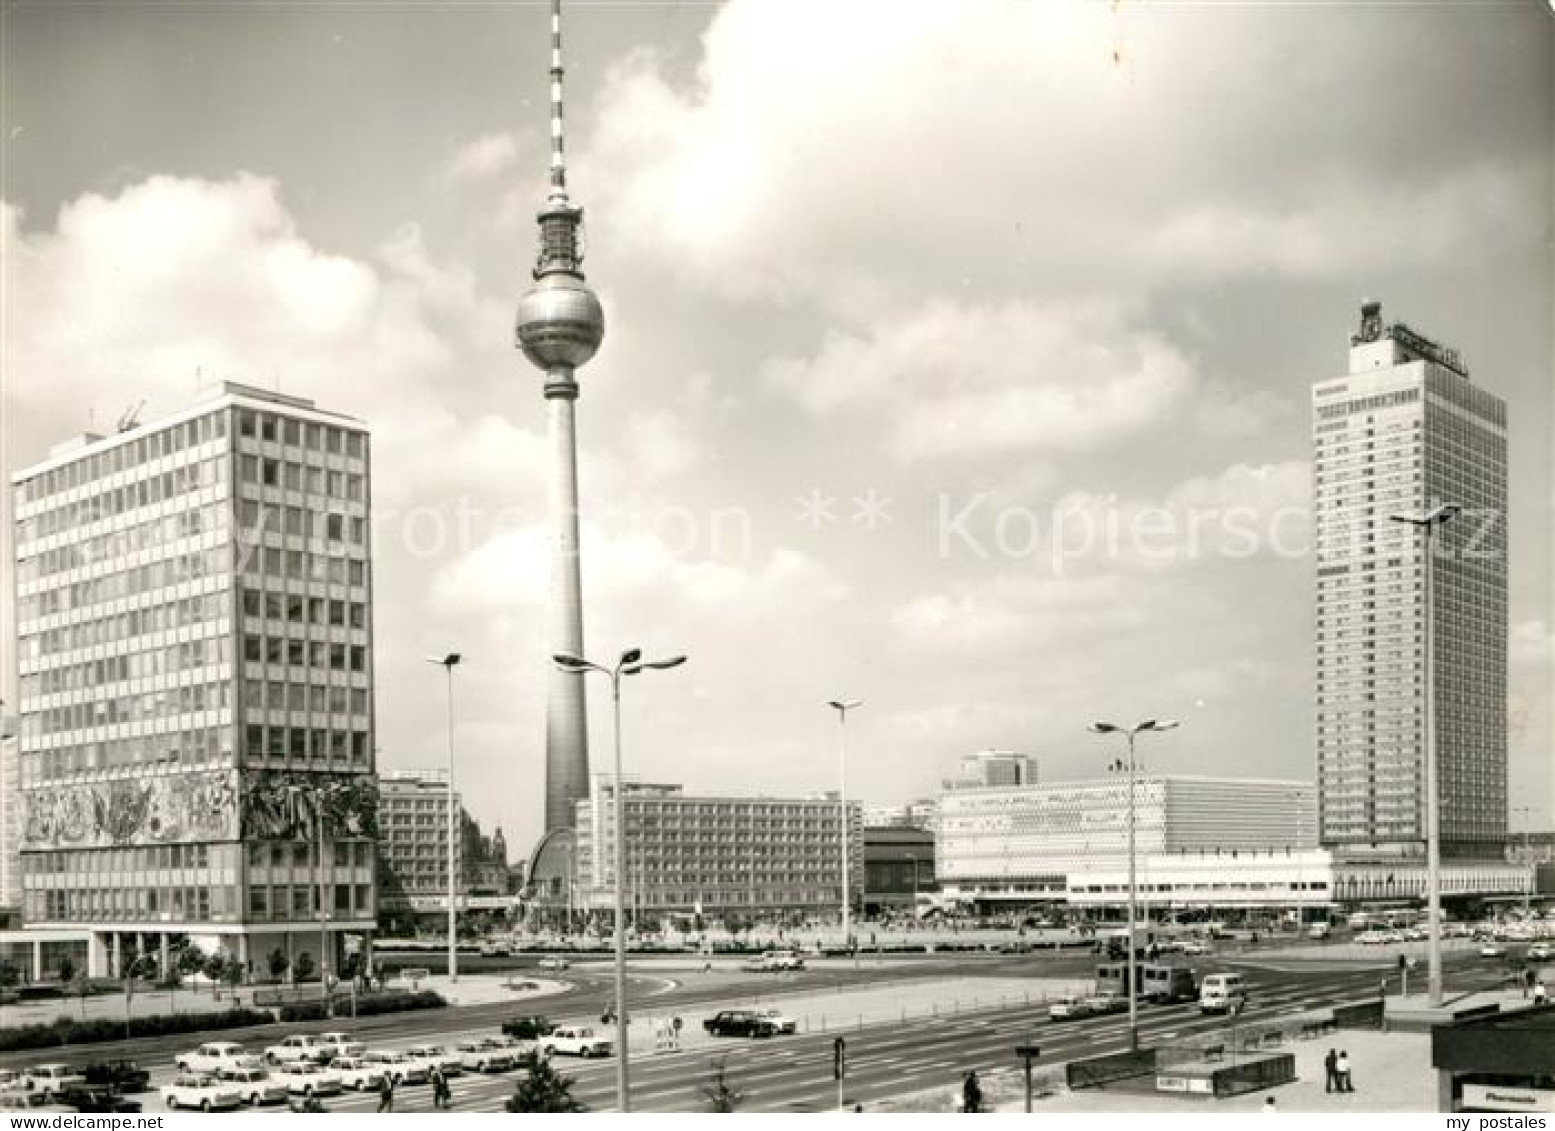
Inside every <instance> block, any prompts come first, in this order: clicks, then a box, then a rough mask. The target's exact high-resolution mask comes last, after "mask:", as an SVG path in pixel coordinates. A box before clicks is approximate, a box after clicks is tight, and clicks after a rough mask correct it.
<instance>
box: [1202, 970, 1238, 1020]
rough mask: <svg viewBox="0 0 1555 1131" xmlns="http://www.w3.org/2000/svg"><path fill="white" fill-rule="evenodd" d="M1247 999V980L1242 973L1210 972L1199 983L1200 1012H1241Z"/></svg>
mask: <svg viewBox="0 0 1555 1131" xmlns="http://www.w3.org/2000/svg"><path fill="white" fill-rule="evenodd" d="M1247 999H1248V993H1247V982H1246V981H1245V980H1244V979H1243V977H1242V975H1240V974H1208V975H1205V978H1204V980H1203V981H1202V982H1201V983H1199V1012H1200V1013H1231V1012H1233V1011H1236V1012H1240V1011H1241V1010H1243V1009H1245V1008H1247Z"/></svg>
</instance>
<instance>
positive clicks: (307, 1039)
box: [265, 1033, 332, 1064]
mask: <svg viewBox="0 0 1555 1131" xmlns="http://www.w3.org/2000/svg"><path fill="white" fill-rule="evenodd" d="M331 1055H332V1054H331V1051H330V1048H329V1046H328V1045H326V1044H325V1043H324V1038H323V1037H320V1036H319V1035H318V1034H316V1033H294V1034H293V1035H292V1036H290V1037H287V1038H286V1039H285V1040H284V1041H282V1042H281V1043H280V1044H278V1045H271V1046H270V1047H269V1048H267V1049H265V1060H267V1061H269V1062H270V1063H271V1064H318V1063H320V1062H322V1061H327V1060H328V1059H329V1058H330V1056H331Z"/></svg>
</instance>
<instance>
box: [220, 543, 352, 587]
mask: <svg viewBox="0 0 1555 1131" xmlns="http://www.w3.org/2000/svg"><path fill="white" fill-rule="evenodd" d="M237 555H238V556H237V566H238V568H239V569H240V570H242V571H243V573H244V574H245V575H246V576H247V577H248V579H249V581H250V582H253V583H257V582H258V581H259V580H260V577H259V575H263V576H265V577H268V578H269V579H270V580H272V581H274V582H280V581H281V580H282V579H283V578H284V579H286V580H289V581H315V582H321V583H327V584H329V585H352V586H362V585H365V584H366V583H367V565H366V562H365V561H363V560H362V558H361V557H360V556H351V557H347V556H345V555H344V554H342V553H338V552H337V553H320V552H319V551H317V550H283V549H280V548H279V547H276V546H263V547H261V546H256V545H254V544H253V543H251V542H240V543H239V544H238V547H237Z"/></svg>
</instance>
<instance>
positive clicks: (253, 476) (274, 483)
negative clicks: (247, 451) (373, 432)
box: [238, 455, 367, 503]
mask: <svg viewBox="0 0 1555 1131" xmlns="http://www.w3.org/2000/svg"><path fill="white" fill-rule="evenodd" d="M238 479H239V480H240V481H241V482H243V483H253V484H257V485H258V486H261V487H278V488H280V489H282V490H286V491H295V492H297V493H298V494H308V495H316V496H318V497H319V498H327V499H349V500H350V501H352V502H353V503H361V502H366V501H367V478H366V476H364V475H362V474H361V473H360V472H357V471H334V470H329V469H326V468H322V467H310V466H306V465H304V464H300V463H294V462H292V461H290V460H279V459H271V458H269V457H267V456H250V455H243V456H239V457H238Z"/></svg>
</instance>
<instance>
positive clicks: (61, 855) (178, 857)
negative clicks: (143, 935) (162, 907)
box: [22, 844, 237, 881]
mask: <svg viewBox="0 0 1555 1131" xmlns="http://www.w3.org/2000/svg"><path fill="white" fill-rule="evenodd" d="M236 864H237V853H236V849H235V847H234V846H233V845H230V844H214V845H213V844H152V845H146V846H144V847H140V848H87V849H74V850H72V851H70V852H29V853H26V854H24V855H23V856H22V867H23V869H24V870H25V872H26V874H27V875H29V876H34V877H46V876H47V877H53V878H54V879H55V880H56V881H62V880H64V879H65V878H66V877H70V876H94V875H103V876H110V875H115V874H118V873H132V872H133V873H143V872H161V871H169V870H172V869H179V868H196V869H199V870H202V871H203V870H206V869H216V870H222V869H230V868H232V867H234V866H236Z"/></svg>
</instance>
